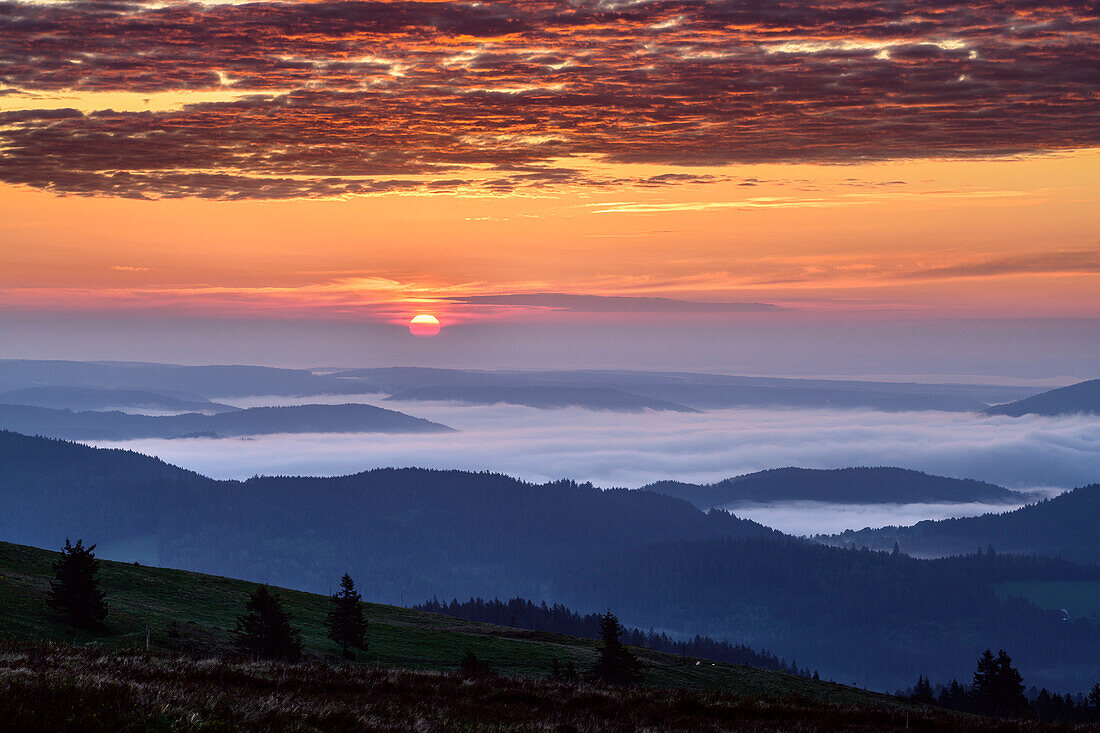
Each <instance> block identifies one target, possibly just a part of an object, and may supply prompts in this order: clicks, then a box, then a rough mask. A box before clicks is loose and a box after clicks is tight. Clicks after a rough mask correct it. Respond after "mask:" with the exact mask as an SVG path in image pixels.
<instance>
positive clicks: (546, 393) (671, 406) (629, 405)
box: [386, 385, 699, 412]
mask: <svg viewBox="0 0 1100 733" xmlns="http://www.w3.org/2000/svg"><path fill="white" fill-rule="evenodd" d="M386 400H393V401H395V402H400V401H429V400H431V401H436V400H438V401H447V402H462V403H464V404H469V405H493V404H508V405H523V406H526V407H536V408H540V409H554V408H563V407H583V408H586V409H589V410H607V411H613V412H641V411H643V410H656V411H663V412H699V410H696V409H694V408H692V407H687V406H685V405H680V404H677V403H675V402H668V401H666V400H659V399H654V398H652V397H640V396H638V395H636V394H631V393H629V392H623V391H621V390H618V389H610V388H608V387H554V386H533V387H478V386H459V385H452V386H437V387H421V388H418V389H410V390H406V391H404V392H397V393H395V394H392V395H390V396H389V397H387V398H386Z"/></svg>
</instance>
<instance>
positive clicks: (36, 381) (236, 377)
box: [0, 359, 362, 398]
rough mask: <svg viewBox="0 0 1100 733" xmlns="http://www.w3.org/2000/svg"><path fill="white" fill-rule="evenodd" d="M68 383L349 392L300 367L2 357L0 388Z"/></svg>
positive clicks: (183, 392)
mask: <svg viewBox="0 0 1100 733" xmlns="http://www.w3.org/2000/svg"><path fill="white" fill-rule="evenodd" d="M42 386H66V387H93V388H97V389H133V390H146V391H151V392H158V393H162V394H168V395H171V396H175V397H184V398H187V397H190V398H194V397H195V396H202V397H204V398H215V397H244V396H249V395H312V394H327V393H331V394H347V393H348V392H355V391H361V389H362V388H361V386H360V385H358V384H354V385H352V386H351V387H350V388H349V387H348V384H347V382H346V381H345V380H342V379H340V378H338V377H330V376H325V375H317V374H313V373H312V372H310V371H308V370H304V369H278V368H275V367H258V366H240V365H230V366H179V365H175V364H149V363H143V362H82V361H30V360H18V359H13V360H0V390H2V391H11V390H14V389H23V388H26V387H42Z"/></svg>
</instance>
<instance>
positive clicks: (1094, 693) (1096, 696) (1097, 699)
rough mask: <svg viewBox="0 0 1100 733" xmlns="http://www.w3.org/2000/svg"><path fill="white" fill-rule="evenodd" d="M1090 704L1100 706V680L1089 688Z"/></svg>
mask: <svg viewBox="0 0 1100 733" xmlns="http://www.w3.org/2000/svg"><path fill="white" fill-rule="evenodd" d="M1089 704H1090V705H1092V706H1093V707H1094V708H1100V682H1097V683H1096V684H1095V685H1093V686H1092V689H1091V690H1089Z"/></svg>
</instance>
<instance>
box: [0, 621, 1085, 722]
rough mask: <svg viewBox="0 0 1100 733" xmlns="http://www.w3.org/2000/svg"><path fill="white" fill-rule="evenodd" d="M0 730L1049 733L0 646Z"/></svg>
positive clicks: (518, 683) (441, 678) (918, 713)
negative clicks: (1, 726)
mask: <svg viewBox="0 0 1100 733" xmlns="http://www.w3.org/2000/svg"><path fill="white" fill-rule="evenodd" d="M0 721H3V722H4V723H5V724H6V729H11V730H20V731H27V732H28V733H33V732H34V731H51V732H53V731H108V730H110V731H167V730H173V731H176V730H179V731H231V730H232V731H237V730H255V731H375V730H401V731H445V730H446V731H449V730H497V731H569V730H578V731H580V730H583V731H621V730H632V731H667V730H685V731H686V730H691V731H712V730H713V731H717V730H744V731H836V730H849V731H881V730H911V731H942V730H960V731H1016V732H1019V731H1040V730H1056V729H1054V728H1045V727H1043V726H1039V725H1037V724H1030V723H1025V724H1019V723H1000V722H996V721H990V720H983V719H979V718H972V717H965V716H954V715H950V714H947V713H943V712H940V711H934V710H920V709H909V710H907V709H905V708H902V707H898V706H890V705H864V706H846V705H835V704H829V703H825V702H821V701H819V700H811V699H807V698H797V697H796V698H790V697H786V698H775V699H772V698H766V697H758V696H757V697H754V696H748V695H739V694H737V693H736V692H700V691H684V690H671V689H659V688H651V687H636V688H625V689H618V688H607V687H600V686H592V685H586V684H581V685H571V684H559V683H551V682H546V681H540V680H534V679H529V678H527V679H524V678H497V677H482V678H478V679H464V678H462V677H460V676H458V675H455V674H451V673H441V672H426V671H411V670H390V669H372V668H364V667H354V666H334V665H329V664H321V663H311V664H298V665H284V664H271V663H258V662H249V661H243V660H228V659H218V658H201V657H187V656H179V655H173V654H168V653H164V652H145V651H144V650H141V651H139V650H119V649H115V650H105V649H91V648H86V647H73V646H68V645H64V644H56V643H32V642H22V641H3V642H0ZM1062 730H1070V729H1068V728H1063V729H1062Z"/></svg>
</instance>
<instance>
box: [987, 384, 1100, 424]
mask: <svg viewBox="0 0 1100 733" xmlns="http://www.w3.org/2000/svg"><path fill="white" fill-rule="evenodd" d="M986 412H987V413H988V414H990V415H1008V416H1009V417H1022V416H1024V415H1072V414H1077V413H1088V414H1100V379H1090V380H1088V381H1087V382H1078V383H1077V384H1071V385H1070V386H1068V387H1062V388H1060V389H1052V390H1050V391H1049V392H1043V393H1042V394H1037V395H1034V396H1032V397H1027V398H1024V399H1022V400H1017V401H1016V402H1009V403H1008V404H1004V405H994V406H993V407H990V408H988V409H987V410H986Z"/></svg>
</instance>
